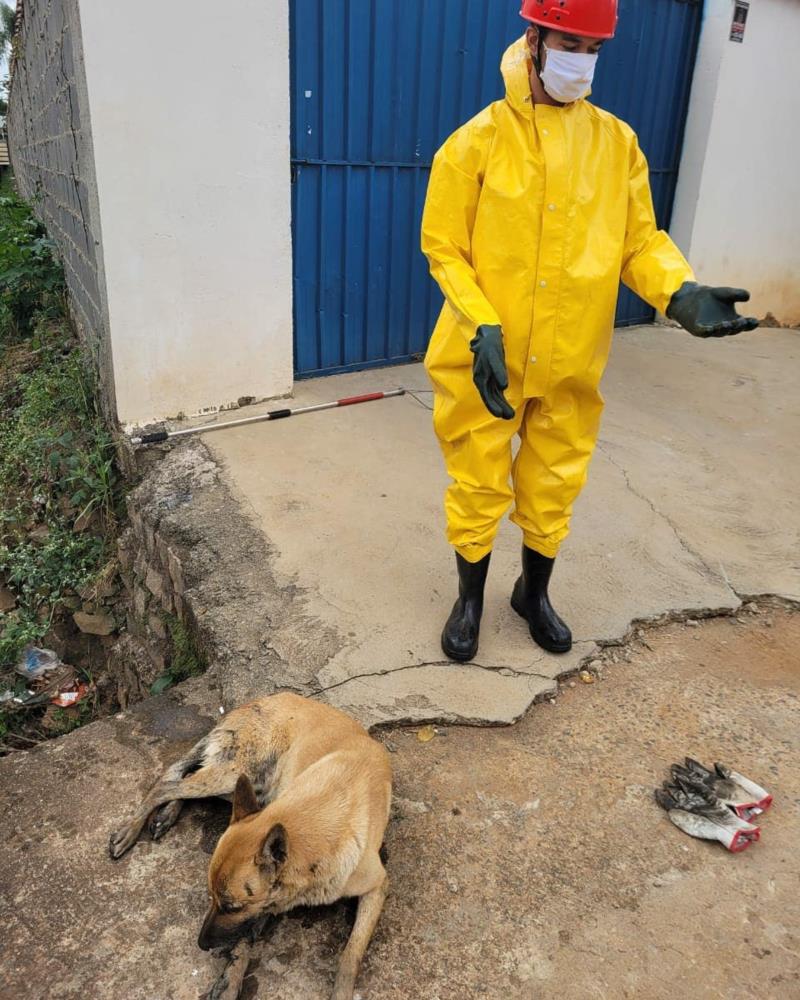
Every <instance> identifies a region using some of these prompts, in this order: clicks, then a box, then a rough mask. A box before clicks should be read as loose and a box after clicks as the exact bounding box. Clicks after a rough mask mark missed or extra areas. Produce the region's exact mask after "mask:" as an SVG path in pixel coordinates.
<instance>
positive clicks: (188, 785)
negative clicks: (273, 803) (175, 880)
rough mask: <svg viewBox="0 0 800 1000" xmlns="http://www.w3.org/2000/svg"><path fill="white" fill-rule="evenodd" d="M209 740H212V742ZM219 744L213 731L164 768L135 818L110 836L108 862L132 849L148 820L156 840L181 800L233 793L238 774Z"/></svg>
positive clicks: (175, 813)
mask: <svg viewBox="0 0 800 1000" xmlns="http://www.w3.org/2000/svg"><path fill="white" fill-rule="evenodd" d="M211 737H216V738H215V739H213V740H212V738H211ZM219 742H220V739H219V737H218V736H216V731H215V733H212V734H211V735H210V736H207V737H204V738H203V739H202V740H200V742H199V743H197V744H196V745H195V746H194V747H192V749H191V750H190V751H189V753H188V754H187V755H186V757H184V758H183V759H182V760H179V761H177V762H176V763H175V764H172V765H171V766H170V767H168V768H167V770H166V771H165V772H164V774H163V776H162V777H161V779H160V781H158V782H156V784H155V785H154V786H153V787H152V788H151V789H150V791H149V793H148V794H147V796H146V797H145V799H144V802H142V804H141V806H140V807H139V810H138V811H137V813H136V815H135V816H134V817H133V818H132V819H131V820H130V821H129V822H128V823H126V824H125V825H124V826H123V827H121V828H120V829H119V830H117V831H116V832H115V833H112V835H111V839H110V841H109V845H108V848H109V852H110V854H111V857H112V858H114V859H115V860H116V859H117V858H121V857H122V855H123V854H124V853H125V852H126V851H127V850H129V849H130V848H131V847H133V845H134V844H135V843H136V841H137V840H138V838H139V834H140V833H141V832H142V829H143V827H144V825H145V824H146V823H147V821H148V819H150V830H151V833H153V835H154V836H155V837H156V839H157V838H158V837H160V836H162V835H163V834H164V833H166V831H167V830H168V829H169V827H170V826H172V825H173V823H175V821H176V820H177V818H178V814H179V813H180V810H181V808H182V804H183V802H184V800H186V799H205V798H210V797H212V796H215V795H230V794H231V793H232V792H233V789H234V788H235V787H236V779H237V778H238V776H239V770H238V768H237V766H236V763H235V761H234V759H233V754H232V753H227V752H225V748H224V747H223V748H220V747H219V745H218V744H219ZM221 751H222V752H221ZM151 815H152V819H151ZM165 824H166V825H165Z"/></svg>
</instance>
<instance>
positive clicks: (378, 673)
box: [310, 660, 554, 698]
mask: <svg viewBox="0 0 800 1000" xmlns="http://www.w3.org/2000/svg"><path fill="white" fill-rule="evenodd" d="M453 666H463V667H475V668H477V669H478V670H485V671H488V672H490V673H499V674H502V675H503V676H504V677H537V678H538V679H539V680H543V681H553V678H552V677H549V676H548V675H547V674H540V673H537V672H536V671H533V670H530V671H527V670H516V669H515V668H514V667H509V666H502V665H501V666H488V665H487V664H485V663H476V662H475V661H470V662H469V663H462V664H455V663H454V662H453V661H452V660H423V661H421V662H420V663H407V664H405V665H404V666H402V667H390V668H389V669H388V670H374V671H371V672H370V673H366V674H353V676H352V677H345V678H344V680H341V681H337V682H336V683H335V684H329V685H328V686H327V687H324V688H317V689H315V690H314V691H312V692H311V695H310V697H312V698H316V697H318V696H319V695H322V694H325V693H326V692H328V691H334V690H336V689H337V688H340V687H344V685H345V684H350V683H351V682H352V681H360V680H366V679H369V678H370V677H389V676H390V675H392V674H399V673H402V672H403V671H404V670H419V669H420V668H422V667H453ZM553 682H554V681H553Z"/></svg>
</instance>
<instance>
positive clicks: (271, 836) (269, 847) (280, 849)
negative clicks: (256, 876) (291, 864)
mask: <svg viewBox="0 0 800 1000" xmlns="http://www.w3.org/2000/svg"><path fill="white" fill-rule="evenodd" d="M288 851H289V845H288V838H287V836H286V830H285V829H284V827H282V826H281V824H280V823H276V824H275V826H273V828H272V829H271V830H270V831H269V833H268V834H267V835H266V837H265V838H264V843H263V844H262V845H261V852H260V854H259V855H258V857H257V858H256V861H257V862H258V864H259V865H260V866H261V867H262V868H272V869H273V870H274V871H277V870H278V869H279V868H280V867H281V865H282V864H283V863H284V861H285V860H286V855H287V854H288Z"/></svg>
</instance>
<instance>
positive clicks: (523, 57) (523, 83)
mask: <svg viewBox="0 0 800 1000" xmlns="http://www.w3.org/2000/svg"><path fill="white" fill-rule="evenodd" d="M531 69H532V67H531V59H530V52H529V50H528V42H527V41H526V39H525V36H524V35H523V36H522V38H518V39H517V41H516V42H512V44H511V45H509V47H508V48H507V49H506V51H505V53H504V54H503V58H502V60H501V62H500V72H501V73H502V74H503V82H504V83H505V85H506V100H507V101H508V103H509V104H510V105H511V106H512V107H513V108H515V109H516V110H517V111H522V112H524V113H526V114H530V112H531V107H532V106H533V102H532V100H531Z"/></svg>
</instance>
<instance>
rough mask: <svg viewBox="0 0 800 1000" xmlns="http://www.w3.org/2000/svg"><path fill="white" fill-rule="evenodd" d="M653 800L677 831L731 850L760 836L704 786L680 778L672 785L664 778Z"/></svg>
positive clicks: (755, 827) (738, 848) (737, 848)
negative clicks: (695, 786) (711, 841)
mask: <svg viewBox="0 0 800 1000" xmlns="http://www.w3.org/2000/svg"><path fill="white" fill-rule="evenodd" d="M656 802H657V803H658V804H659V805H660V806H661V808H662V809H666V811H667V815H668V816H669V818H670V820H671V821H672V823H674V824H675V826H677V827H678V829H679V830H683V832H684V833H688V834H689V836H690V837H699V838H700V839H701V840H718V841H719V842H720V844H722V845H723V846H724V847H726V848H727V849H728V850H729V851H733V852H734V853H738V852H739V851H743V850H745V849H746V848H748V847H749V846H750V845H751V844H753V843H755V842H756V841H757V840H758V839H759V837H760V836H761V831H760V830H759V828H758V827H757V826H753V824H752V823H748V822H747V821H746V820H743V819H740V818H739V817H738V816H737V815H736V814H735V813H734V812H732V811H731V810H730V809H729V808H728V807H727V806H726V805H725V804H724V803H722V802H720V800H719V799H718V798H717V797H716V796H715V795H714V794H713V793H712V792H710V791H708V789H704V790H703V791H700V790H698V789H695V788H692V787H689V786H688V785H687V784H686V783H685V782H683V781H681V780H680V779H678V780H676V781H675V782H674V783H673V784H670V783H669V782H666V781H665V782H664V787H663V788H658V789H656Z"/></svg>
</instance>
